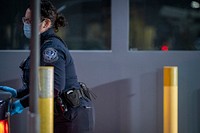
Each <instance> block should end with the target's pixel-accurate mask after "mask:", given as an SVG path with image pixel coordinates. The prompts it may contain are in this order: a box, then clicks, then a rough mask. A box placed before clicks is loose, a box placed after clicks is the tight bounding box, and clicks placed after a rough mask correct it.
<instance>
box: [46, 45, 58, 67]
mask: <svg viewBox="0 0 200 133" xmlns="http://www.w3.org/2000/svg"><path fill="white" fill-rule="evenodd" d="M43 59H44V62H46V63H52V62H55V61H57V60H58V52H57V50H56V49H54V48H46V49H45V50H44V52H43Z"/></svg>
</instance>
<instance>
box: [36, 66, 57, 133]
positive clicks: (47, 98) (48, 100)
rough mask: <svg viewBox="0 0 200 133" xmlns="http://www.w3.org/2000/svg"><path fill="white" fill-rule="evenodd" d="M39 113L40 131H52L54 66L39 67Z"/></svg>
mask: <svg viewBox="0 0 200 133" xmlns="http://www.w3.org/2000/svg"><path fill="white" fill-rule="evenodd" d="M39 72H40V82H39V114H40V133H53V115H54V96H53V93H54V91H53V90H54V89H53V86H54V79H53V77H54V68H53V67H40V68H39Z"/></svg>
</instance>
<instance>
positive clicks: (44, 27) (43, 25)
mask: <svg viewBox="0 0 200 133" xmlns="http://www.w3.org/2000/svg"><path fill="white" fill-rule="evenodd" d="M50 27H51V20H50V19H48V18H46V19H44V20H43V21H42V22H41V26H40V32H41V33H42V32H44V31H46V30H48V29H49V28H50Z"/></svg>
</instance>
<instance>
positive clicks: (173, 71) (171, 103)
mask: <svg viewBox="0 0 200 133" xmlns="http://www.w3.org/2000/svg"><path fill="white" fill-rule="evenodd" d="M163 133H178V68H177V67H176V66H165V67H164V90H163Z"/></svg>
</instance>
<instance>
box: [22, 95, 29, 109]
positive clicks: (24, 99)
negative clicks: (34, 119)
mask: <svg viewBox="0 0 200 133" xmlns="http://www.w3.org/2000/svg"><path fill="white" fill-rule="evenodd" d="M20 103H21V104H22V106H23V107H24V108H26V107H28V106H29V95H26V96H24V97H22V98H21V99H20Z"/></svg>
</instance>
